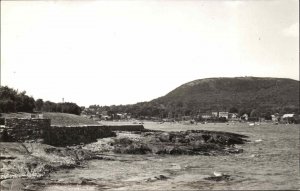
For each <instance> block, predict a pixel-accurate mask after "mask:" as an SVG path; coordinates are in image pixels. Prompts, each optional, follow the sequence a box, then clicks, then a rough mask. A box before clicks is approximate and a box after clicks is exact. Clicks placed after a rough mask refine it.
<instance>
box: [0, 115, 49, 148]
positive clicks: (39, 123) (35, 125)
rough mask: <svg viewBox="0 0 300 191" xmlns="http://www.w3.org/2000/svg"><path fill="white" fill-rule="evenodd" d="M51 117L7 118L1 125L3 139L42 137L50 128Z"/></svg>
mask: <svg viewBox="0 0 300 191" xmlns="http://www.w3.org/2000/svg"><path fill="white" fill-rule="evenodd" d="M50 124H51V120H50V119H30V118H29V119H27V118H26V119H25V118H24V119H20V118H6V119H5V125H4V127H1V129H0V132H1V137H0V140H1V141H15V142H24V141H28V140H32V141H36V140H38V139H42V137H43V134H44V132H45V131H46V130H47V129H48V128H50Z"/></svg>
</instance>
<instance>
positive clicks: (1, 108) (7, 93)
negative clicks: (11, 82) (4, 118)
mask: <svg viewBox="0 0 300 191" xmlns="http://www.w3.org/2000/svg"><path fill="white" fill-rule="evenodd" d="M34 103H35V101H34V99H33V98H32V97H29V96H27V95H26V92H25V91H24V92H18V91H16V90H14V89H12V88H9V87H7V86H3V87H0V112H4V113H7V112H33V109H34V107H35V105H34Z"/></svg>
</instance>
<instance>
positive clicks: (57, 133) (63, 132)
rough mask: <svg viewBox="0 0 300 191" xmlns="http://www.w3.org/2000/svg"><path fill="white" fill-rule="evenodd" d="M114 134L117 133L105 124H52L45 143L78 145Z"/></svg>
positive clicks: (46, 132) (46, 134)
mask: <svg viewBox="0 0 300 191" xmlns="http://www.w3.org/2000/svg"><path fill="white" fill-rule="evenodd" d="M114 136H116V134H115V133H114V132H112V131H111V130H110V129H109V128H107V127H105V126H76V127H75V126H73V127H61V126H51V127H50V129H49V131H45V134H44V143H45V144H49V145H53V146H66V145H78V144H86V143H91V142H96V141H97V139H98V138H105V137H114Z"/></svg>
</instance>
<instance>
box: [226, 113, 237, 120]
mask: <svg viewBox="0 0 300 191" xmlns="http://www.w3.org/2000/svg"><path fill="white" fill-rule="evenodd" d="M228 118H229V119H231V120H237V119H239V118H238V114H237V113H229V114H228Z"/></svg>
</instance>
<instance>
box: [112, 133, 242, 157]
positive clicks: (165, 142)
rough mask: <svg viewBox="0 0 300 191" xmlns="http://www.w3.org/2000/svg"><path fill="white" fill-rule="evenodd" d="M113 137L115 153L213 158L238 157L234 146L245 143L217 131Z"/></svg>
mask: <svg viewBox="0 0 300 191" xmlns="http://www.w3.org/2000/svg"><path fill="white" fill-rule="evenodd" d="M133 137H134V136H132V137H121V138H120V137H116V138H114V143H112V145H113V146H112V150H113V152H115V153H125V154H147V153H152V154H171V155H216V154H237V153H241V152H243V150H242V149H238V148H235V147H234V145H235V144H243V143H245V142H247V140H246V139H245V138H246V136H243V135H239V134H234V133H226V132H216V131H199V130H198V131H195V130H191V131H181V132H146V133H144V132H143V133H141V134H140V135H139V137H138V138H136V137H134V138H133Z"/></svg>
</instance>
